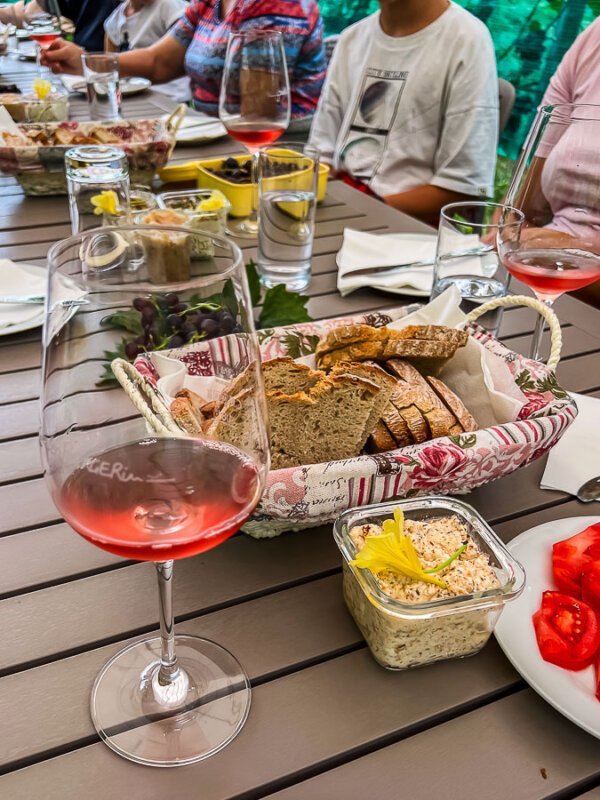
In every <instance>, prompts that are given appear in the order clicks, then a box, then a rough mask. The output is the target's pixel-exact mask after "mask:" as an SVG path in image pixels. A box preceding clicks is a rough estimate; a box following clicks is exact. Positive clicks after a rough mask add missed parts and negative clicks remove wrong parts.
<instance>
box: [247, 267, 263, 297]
mask: <svg viewBox="0 0 600 800" xmlns="http://www.w3.org/2000/svg"><path fill="white" fill-rule="evenodd" d="M246 275H247V276H248V287H249V288H250V300H251V302H252V305H253V306H257V305H259V303H260V297H261V294H262V289H261V285H260V278H259V277H258V272H257V270H256V264H255V263H254V261H253V260H252V259H250V261H249V262H248V263H247V264H246Z"/></svg>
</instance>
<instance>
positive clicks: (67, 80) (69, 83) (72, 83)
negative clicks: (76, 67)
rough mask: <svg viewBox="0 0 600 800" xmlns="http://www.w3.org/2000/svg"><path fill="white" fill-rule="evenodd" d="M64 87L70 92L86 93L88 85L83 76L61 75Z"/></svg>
mask: <svg viewBox="0 0 600 800" xmlns="http://www.w3.org/2000/svg"><path fill="white" fill-rule="evenodd" d="M60 79H61V81H62V85H63V86H64V87H65V89H66V90H67V91H68V92H85V91H86V84H85V79H84V77H83V75H61V76H60Z"/></svg>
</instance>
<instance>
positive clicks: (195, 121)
mask: <svg viewBox="0 0 600 800" xmlns="http://www.w3.org/2000/svg"><path fill="white" fill-rule="evenodd" d="M168 118H169V115H168V114H167V115H166V116H164V117H163V119H164V120H167V119H168ZM226 133H227V129H226V128H225V126H224V125H223V123H222V122H221V121H220V120H218V119H217V118H216V117H211V116H209V115H208V114H201V113H200V112H198V111H188V112H187V114H186V116H185V117H184V118H183V121H182V122H181V125H180V126H179V128H178V129H177V133H176V135H175V139H176V140H177V141H178V142H185V141H194V140H195V139H202V138H203V137H205V136H206V137H207V138H213V137H214V138H215V139H216V138H217V137H218V136H225V134H226Z"/></svg>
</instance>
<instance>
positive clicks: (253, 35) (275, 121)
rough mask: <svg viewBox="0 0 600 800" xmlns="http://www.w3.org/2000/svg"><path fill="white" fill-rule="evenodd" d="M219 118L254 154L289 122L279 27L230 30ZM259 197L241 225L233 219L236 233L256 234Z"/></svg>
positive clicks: (277, 136) (285, 66)
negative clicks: (236, 223) (276, 28)
mask: <svg viewBox="0 0 600 800" xmlns="http://www.w3.org/2000/svg"><path fill="white" fill-rule="evenodd" d="M219 118H220V119H221V122H222V123H223V124H224V125H225V127H226V128H227V132H228V133H229V135H230V136H231V137H233V138H234V139H236V140H237V141H238V142H241V143H242V144H243V145H245V146H246V149H247V150H248V152H249V153H250V155H251V156H253V155H254V154H255V153H256V151H257V150H258V148H259V147H261V146H262V145H266V144H271V143H272V142H274V141H275V140H276V139H278V138H279V137H280V136H281V134H282V133H284V131H285V130H286V128H287V127H288V125H289V122H290V85H289V78H288V69H287V63H286V58H285V48H284V42H283V37H282V35H281V33H280V32H279V31H273V30H265V29H260V28H254V29H251V30H247V31H239V32H232V33H231V34H230V36H229V40H228V43H227V51H226V54H225V64H224V66H223V78H222V81H221V91H220V95H219ZM252 171H253V175H252V182H253V183H256V176H255V169H254V166H253V170H252ZM254 195H255V192H254ZM254 195H253V210H252V213H251V214H250V216H249V217H248V218H247V219H245V220H243V221H242V222H241V223H239V224H238V225H237V226H235V223H234V226H235V227H234V229H233V232H234V233H235V234H236V235H240V236H246V237H251V238H256V235H257V227H258V226H257V221H256V213H255V211H256V197H255V196H254Z"/></svg>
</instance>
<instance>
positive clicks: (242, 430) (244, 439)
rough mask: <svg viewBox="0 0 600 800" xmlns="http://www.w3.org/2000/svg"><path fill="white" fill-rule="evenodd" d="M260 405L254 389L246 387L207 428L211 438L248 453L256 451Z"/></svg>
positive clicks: (227, 403)
mask: <svg viewBox="0 0 600 800" xmlns="http://www.w3.org/2000/svg"><path fill="white" fill-rule="evenodd" d="M259 425H260V423H259V420H258V406H257V404H256V402H255V393H254V391H253V390H252V389H244V390H243V391H241V392H238V394H236V395H235V396H234V397H231V398H229V400H228V401H227V402H226V403H225V405H224V406H223V407H222V408H221V410H220V411H219V413H218V414H217V415H216V416H215V417H214V418H213V419H212V421H211V423H210V425H209V426H208V428H207V431H206V435H207V436H208V438H209V439H217V440H218V441H219V442H227V443H228V444H232V445H235V447H238V448H239V449H240V450H243V451H244V452H246V453H253V452H255V451H256V447H257V444H258V441H257V432H258V431H260V427H259Z"/></svg>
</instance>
